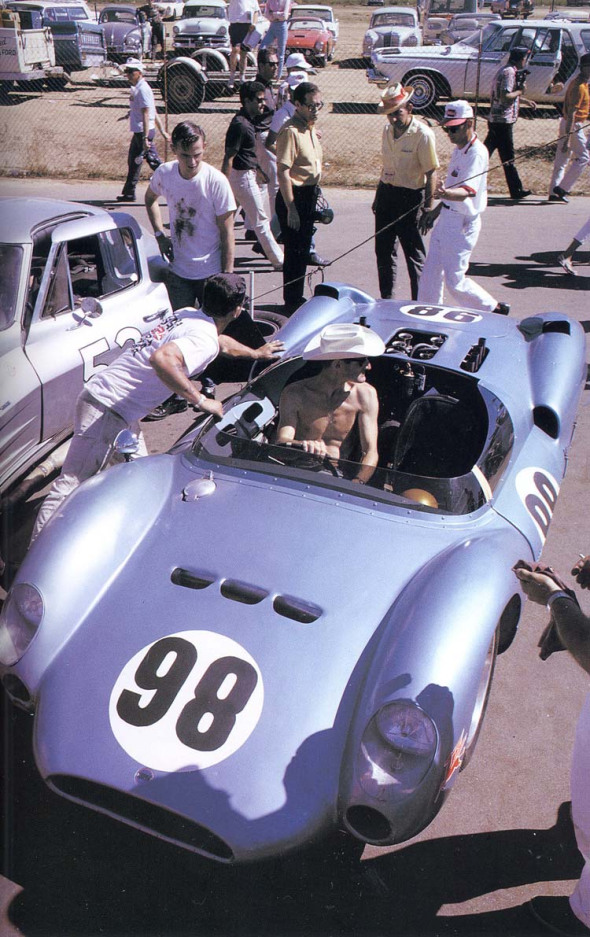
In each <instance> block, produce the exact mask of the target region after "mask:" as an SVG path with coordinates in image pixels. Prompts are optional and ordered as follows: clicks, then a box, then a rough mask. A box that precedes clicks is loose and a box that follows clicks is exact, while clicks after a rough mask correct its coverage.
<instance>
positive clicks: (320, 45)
mask: <svg viewBox="0 0 590 937" xmlns="http://www.w3.org/2000/svg"><path fill="white" fill-rule="evenodd" d="M314 49H315V50H316V52H323V51H324V43H323V42H322V41H321V39H318V41H317V42H316V44H315V46H314Z"/></svg>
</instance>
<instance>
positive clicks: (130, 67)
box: [123, 59, 143, 75]
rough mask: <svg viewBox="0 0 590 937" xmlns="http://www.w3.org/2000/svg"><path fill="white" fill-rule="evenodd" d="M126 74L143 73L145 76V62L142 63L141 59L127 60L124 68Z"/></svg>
mask: <svg viewBox="0 0 590 937" xmlns="http://www.w3.org/2000/svg"><path fill="white" fill-rule="evenodd" d="M123 71H124V72H135V71H137V72H141V73H142V75H143V62H140V61H139V59H127V61H126V62H125V64H124V66H123Z"/></svg>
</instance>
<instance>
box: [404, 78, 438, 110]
mask: <svg viewBox="0 0 590 937" xmlns="http://www.w3.org/2000/svg"><path fill="white" fill-rule="evenodd" d="M402 84H404V85H412V87H413V88H414V94H413V96H412V104H413V106H414V110H415V111H424V110H426V108H428V107H432V106H433V105H434V104H436V102H437V101H438V96H439V92H438V88H437V86H436V82H435V80H434V78H433V77H432V76H431V75H429V74H427V73H425V72H413V73H409V74H408V75H404V77H403V78H402Z"/></svg>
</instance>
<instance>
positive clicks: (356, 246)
mask: <svg viewBox="0 0 590 937" xmlns="http://www.w3.org/2000/svg"><path fill="white" fill-rule="evenodd" d="M587 128H590V123H587V124H584V125H583V126H582V127H581V128H580V129H581V130H586V129H587ZM568 136H569V134H567V133H565V134H562V135H561V136H560V137H556V138H555V139H554V140H549V142H548V143H542V144H540V145H539V146H535V147H533V148H532V149H531V150H529V151H528V152H527V153H523V154H522V155H521V156H515V158H514V159H508V160H506V161H505V162H504V163H498V165H497V166H493V167H492V168H490V167H488V168H487V169H486V170H485V171H484V172H478V173H474V175H472V176H469V178H467V179H463V180H462V181H461V182H457V183H455V187H456V188H457V187H460V186H462V185H465V184H466V183H467V182H471V181H472V180H473V179H479V177H480V176H486V175H489V174H490V173H491V172H497V171H498V170H499V169H503V168H504V166H505V165H507V164H508V163H512V164H513V165H514V163H517V162H520V161H521V160H523V159H531V158H532V156H534V154H535V153H537V152H538V151H539V150H545V149H547V148H548V147H550V146H553V144H554V143H557V144H559V142H560V141H561V140H565V139H566V138H567V137H568ZM589 145H590V143H589ZM413 211H415V208H410V209H408V211H406V212H403V214H401V215H398V216H397V217H396V218H394V219H393V221H390V222H388V224H386V225H383V227H382V228H379V230H378V231H374V232H373V233H372V234H370V235H369V236H368V237H366V238H364V239H363V240H362V241H359V242H358V244H354V245H353V246H352V247H350V248H348V250H346V251H344V252H343V253H342V254H339V255H338V256H337V257H335V258H334V260H332V261H331V262H330V266H331V267H332V266H333V265H334V264H337V263H338V262H339V261H341V260H343V259H344V258H345V257H348V255H349V254H353V253H354V252H355V251H357V250H359V249H360V248H361V247H364V246H365V244H368V243H369V241H373V240H374V239H375V238H376V237H377V235H379V234H382V233H383V231H387V230H388V229H389V228H392V227H393V226H394V225H396V224H398V223H399V222H400V221H402V220H403V219H404V218H405V217H406V216H407V215H410V214H411V213H412V212H413ZM325 269H326V268H325V267H314V268H313V270H311V271H309V272H306V273H304V274H303V276H300V277H296V278H295V279H294V280H289V281H288V282H287V283H283V284H281V286H273V287H272V289H270V290H266V292H264V293H260V294H259V295H258V296H257V297H256V301H258V300H260V299H264V297H265V296H271V295H272V294H273V293H277V292H278V291H279V290H282V289H283V288H284V287H285V286H292V285H293V284H294V283H299V281H300V280H304V279H305V278H306V277H307V282H308V285H309V289H310V290H311V278H312V277H313V276H314V275H315V274H316V273H321V274H322V282H323V281H324V275H325Z"/></svg>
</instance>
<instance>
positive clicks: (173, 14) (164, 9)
mask: <svg viewBox="0 0 590 937" xmlns="http://www.w3.org/2000/svg"><path fill="white" fill-rule="evenodd" d="M154 7H155V8H156V10H157V11H158V13H159V14H160V16H161V17H162V19H163V20H178V19H180V17H181V16H182V13H183V10H184V0H181V2H180V3H176V2H174V0H170V2H167V0H164V2H162V0H157V2H156V3H154Z"/></svg>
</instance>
